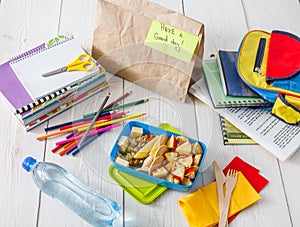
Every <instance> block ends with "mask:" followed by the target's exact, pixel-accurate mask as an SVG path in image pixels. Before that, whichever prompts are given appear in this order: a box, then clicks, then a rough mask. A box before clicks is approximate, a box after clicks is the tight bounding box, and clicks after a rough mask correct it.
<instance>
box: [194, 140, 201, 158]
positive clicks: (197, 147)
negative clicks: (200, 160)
mask: <svg viewBox="0 0 300 227" xmlns="http://www.w3.org/2000/svg"><path fill="white" fill-rule="evenodd" d="M192 153H193V154H194V155H196V154H202V153H203V150H202V147H201V145H200V144H199V143H198V142H196V143H193V144H192Z"/></svg>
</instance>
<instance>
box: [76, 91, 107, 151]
mask: <svg viewBox="0 0 300 227" xmlns="http://www.w3.org/2000/svg"><path fill="white" fill-rule="evenodd" d="M109 96H110V93H109V94H108V95H107V96H106V97H105V98H104V101H103V103H102V104H101V106H100V108H99V110H98V111H97V113H96V115H95V117H94V118H93V120H92V122H91V123H90V125H89V127H88V129H87V130H86V131H85V133H84V135H83V137H82V138H81V140H80V141H79V144H78V145H77V147H78V148H80V146H81V144H82V143H83V142H84V141H85V139H86V137H87V136H88V134H89V132H90V131H91V129H92V128H93V126H94V125H95V122H96V120H97V118H98V117H99V116H100V114H101V112H102V110H103V108H104V106H105V104H106V103H107V100H108V99H109Z"/></svg>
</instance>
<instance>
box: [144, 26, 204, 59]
mask: <svg viewBox="0 0 300 227" xmlns="http://www.w3.org/2000/svg"><path fill="white" fill-rule="evenodd" d="M198 42H199V36H196V35H193V34H190V33H188V32H185V31H183V30H180V29H177V28H175V27H173V26H171V25H168V24H165V23H163V22H159V21H157V20H153V21H152V25H151V27H150V29H149V32H148V35H147V38H146V40H145V45H147V46H149V47H151V48H153V49H156V50H158V51H161V52H163V53H165V54H168V55H170V56H172V57H175V58H177V59H179V60H182V61H184V62H186V63H189V62H190V61H191V59H192V57H193V55H194V52H195V50H196V47H197V44H198Z"/></svg>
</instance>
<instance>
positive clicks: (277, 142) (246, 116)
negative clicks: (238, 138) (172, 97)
mask: <svg viewBox="0 0 300 227" xmlns="http://www.w3.org/2000/svg"><path fill="white" fill-rule="evenodd" d="M189 92H190V93H191V94H192V95H194V96H195V97H196V98H198V99H199V100H201V101H203V102H204V103H206V104H207V105H209V106H210V107H211V108H214V107H213V104H212V102H211V99H210V97H209V94H208V89H207V86H206V83H205V81H204V78H203V77H202V78H201V79H200V80H199V81H198V82H197V83H195V84H194V85H192V86H191V88H190V90H189ZM214 110H215V111H217V112H218V113H219V114H220V115H222V116H223V117H225V118H226V119H227V120H229V121H230V122H231V123H232V124H233V125H235V126H236V127H237V128H238V129H240V130H241V131H242V132H244V133H245V134H246V135H248V136H249V137H250V138H252V139H253V140H255V141H256V142H257V143H259V144H260V145H261V146H262V147H264V148H265V149H266V150H268V151H269V152H271V153H272V154H273V155H274V156H275V157H277V158H278V159H279V160H281V161H285V160H287V159H288V158H289V157H290V156H292V155H293V154H294V153H295V152H296V151H298V150H299V148H300V142H299V141H300V126H293V125H288V124H286V123H284V122H282V121H280V120H278V119H277V118H276V117H274V116H273V115H272V114H271V111H270V110H264V109H262V108H247V107H243V108H219V109H215V108H214Z"/></svg>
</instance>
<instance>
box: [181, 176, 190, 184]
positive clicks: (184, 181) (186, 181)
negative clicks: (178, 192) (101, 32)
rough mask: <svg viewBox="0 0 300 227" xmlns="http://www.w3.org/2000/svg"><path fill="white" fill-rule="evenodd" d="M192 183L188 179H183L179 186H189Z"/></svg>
mask: <svg viewBox="0 0 300 227" xmlns="http://www.w3.org/2000/svg"><path fill="white" fill-rule="evenodd" d="M192 183H193V182H192V181H191V180H190V179H189V178H186V177H184V178H183V180H182V182H181V184H182V185H184V186H188V185H191V184H192Z"/></svg>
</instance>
